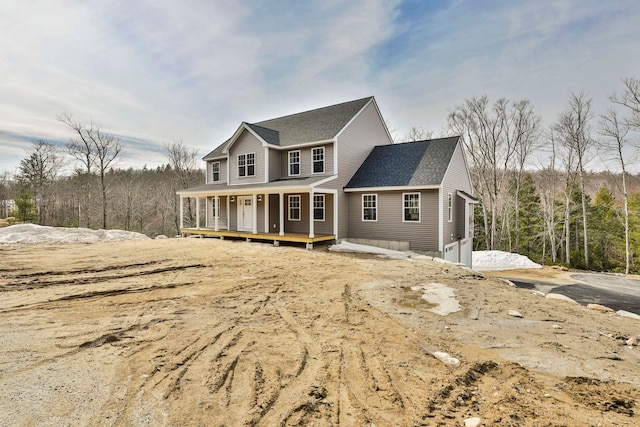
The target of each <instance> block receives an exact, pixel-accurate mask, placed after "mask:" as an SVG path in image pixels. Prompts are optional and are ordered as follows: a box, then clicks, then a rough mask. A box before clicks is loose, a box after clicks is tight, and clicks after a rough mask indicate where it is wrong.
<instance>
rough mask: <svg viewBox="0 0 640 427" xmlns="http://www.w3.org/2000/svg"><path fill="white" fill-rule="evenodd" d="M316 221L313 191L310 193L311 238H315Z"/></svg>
mask: <svg viewBox="0 0 640 427" xmlns="http://www.w3.org/2000/svg"><path fill="white" fill-rule="evenodd" d="M314 226H315V224H314V220H313V190H311V191H310V192H309V237H310V238H314V237H315V234H314V232H315V230H314Z"/></svg>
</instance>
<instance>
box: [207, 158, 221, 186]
mask: <svg viewBox="0 0 640 427" xmlns="http://www.w3.org/2000/svg"><path fill="white" fill-rule="evenodd" d="M209 163H211V183H212V184H213V183H214V182H218V183H219V182H222V181H221V180H220V178H222V170H221V167H220V161H219V160H218V161H215V162H209ZM214 164H217V165H218V180H217V181H216V180H214V179H213V165H214Z"/></svg>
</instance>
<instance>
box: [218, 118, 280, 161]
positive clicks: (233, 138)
mask: <svg viewBox="0 0 640 427" xmlns="http://www.w3.org/2000/svg"><path fill="white" fill-rule="evenodd" d="M243 130H246V131H248V132H249V133H250V134H251V135H253V136H254V137H255V138H256V139H257V140H258V142H260V143H261V144H262V146H263V147H264V146H268V145H271V144H269V143H268V142H267V141H265V140H264V139H262V137H261V136H260V135H258V134H257V133H256V132H255V131H254V130H253V129H251V128H250V127H249V125H248V124H247V122H242V123H241V124H240V126H238V129H236V131H235V132H234V133H233V135H232V136H231V138H229V143H228V144H227V146H226V147H224V148H223V149H222V153H223V154H229V149H230V148H231V147H232V146H233V144H235V143H236V141H237V140H238V138H239V137H240V135H241V134H242V131H243Z"/></svg>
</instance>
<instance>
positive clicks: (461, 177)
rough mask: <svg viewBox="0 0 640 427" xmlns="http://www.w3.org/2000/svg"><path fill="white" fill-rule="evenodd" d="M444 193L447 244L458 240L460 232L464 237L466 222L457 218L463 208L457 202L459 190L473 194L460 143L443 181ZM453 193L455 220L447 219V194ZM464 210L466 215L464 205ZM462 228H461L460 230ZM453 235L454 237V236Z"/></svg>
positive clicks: (445, 239) (445, 238)
mask: <svg viewBox="0 0 640 427" xmlns="http://www.w3.org/2000/svg"><path fill="white" fill-rule="evenodd" d="M442 187H443V192H442V193H443V194H442V213H443V216H444V218H443V221H444V234H443V239H444V241H443V244H444V245H445V246H446V245H448V244H450V243H453V242H455V241H456V240H457V236H458V234H459V233H460V235H461V236H462V237H464V236H463V235H464V224H462V225H458V224H457V219H458V218H460V216H459V215H460V213H459V212H458V211H459V210H460V209H461V208H460V205H459V204H458V203H457V202H456V200H457V199H458V196H457V195H456V191H457V190H462V191H465V192H467V193H469V194H471V192H472V189H471V182H470V181H469V174H468V173H467V168H466V164H465V161H464V157H463V154H462V147H461V145H460V143H458V145H457V146H456V149H455V151H454V153H453V156H452V158H451V163H450V164H449V168H448V169H447V172H446V174H445V176H444V179H443V182H442ZM448 193H451V194H452V195H453V219H454V220H453V221H452V222H448V221H447V194H448ZM462 210H463V212H462V213H461V215H462V216H464V207H463V208H462ZM460 228H461V230H460ZM459 230H460V231H459ZM452 236H453V238H452Z"/></svg>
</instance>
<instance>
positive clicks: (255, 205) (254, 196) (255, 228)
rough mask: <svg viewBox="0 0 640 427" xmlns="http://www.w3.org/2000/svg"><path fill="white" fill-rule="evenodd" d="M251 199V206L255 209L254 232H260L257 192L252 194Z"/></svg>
mask: <svg viewBox="0 0 640 427" xmlns="http://www.w3.org/2000/svg"><path fill="white" fill-rule="evenodd" d="M251 199H252V203H251V208H252V209H253V234H258V198H257V197H256V193H253V194H252V195H251Z"/></svg>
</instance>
